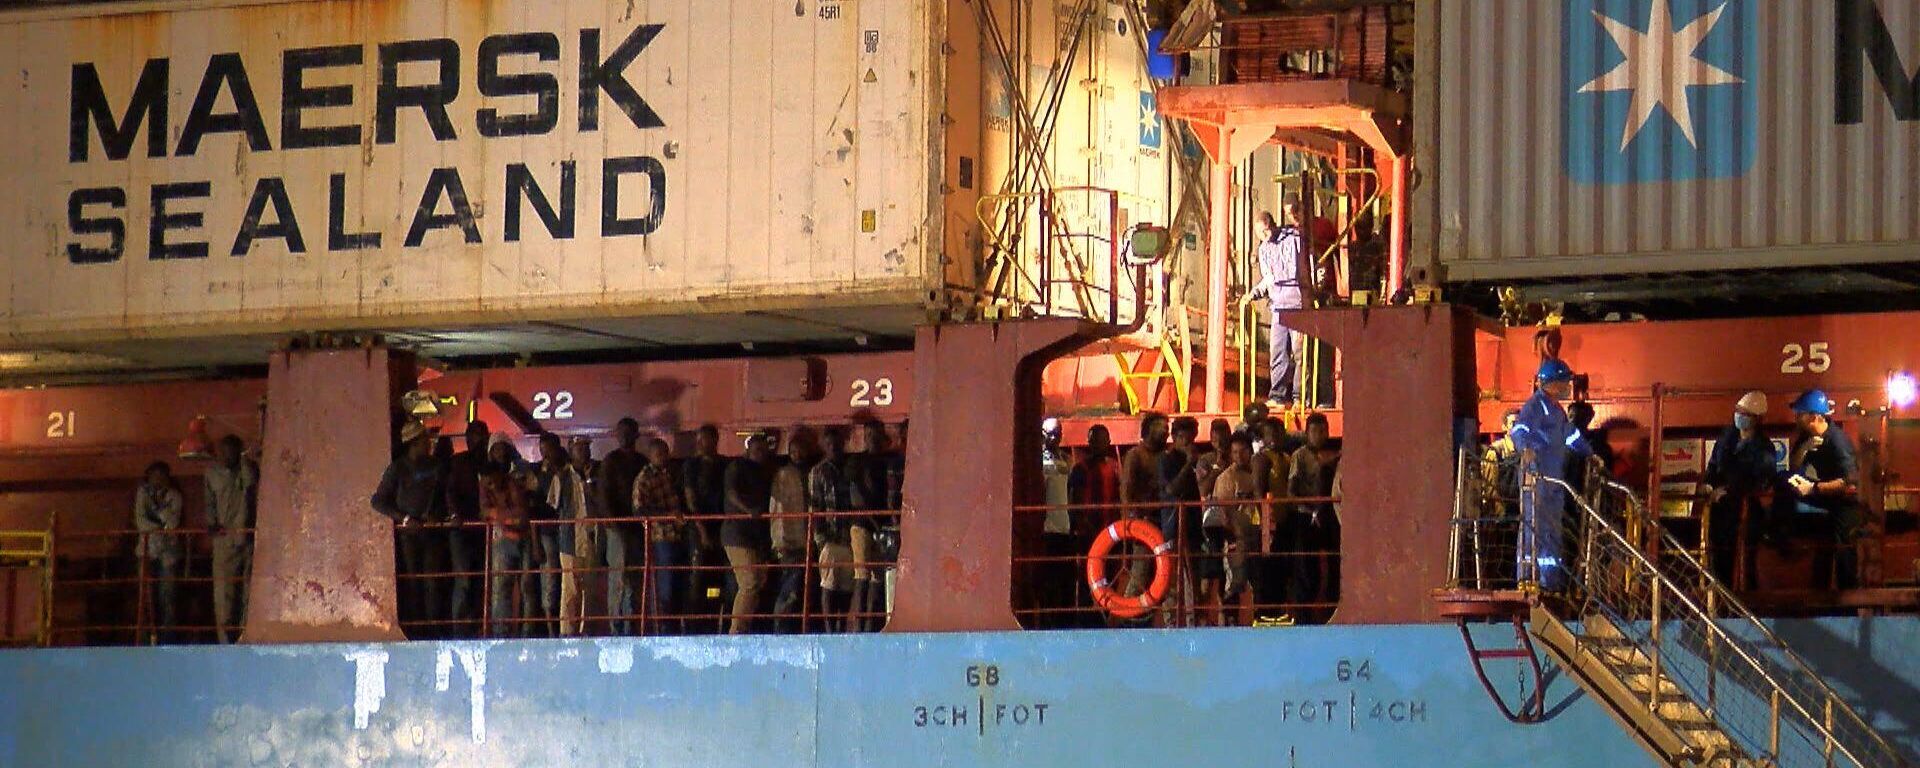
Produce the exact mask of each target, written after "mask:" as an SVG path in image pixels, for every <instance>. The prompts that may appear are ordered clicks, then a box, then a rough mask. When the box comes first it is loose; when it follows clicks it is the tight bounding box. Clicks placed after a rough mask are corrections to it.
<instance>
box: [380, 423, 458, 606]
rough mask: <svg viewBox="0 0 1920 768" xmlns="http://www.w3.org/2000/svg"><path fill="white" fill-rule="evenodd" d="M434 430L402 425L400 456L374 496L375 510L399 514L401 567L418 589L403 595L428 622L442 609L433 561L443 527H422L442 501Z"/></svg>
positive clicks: (396, 520)
mask: <svg viewBox="0 0 1920 768" xmlns="http://www.w3.org/2000/svg"><path fill="white" fill-rule="evenodd" d="M432 436H433V435H432V433H431V432H430V431H428V429H427V427H426V425H425V424H421V423H420V422H417V421H409V422H407V423H406V426H403V427H401V428H400V451H401V453H400V456H399V458H396V459H394V460H393V463H392V464H389V465H387V471H386V472H385V473H383V474H381V475H380V486H379V487H378V488H376V489H374V491H373V500H372V504H373V511H375V512H379V513H380V514H382V515H385V516H387V517H388V518H389V519H391V520H393V522H394V536H395V537H396V538H397V539H399V544H400V565H401V573H403V574H405V575H407V576H411V577H413V582H414V583H413V585H412V589H404V590H401V594H402V595H407V596H409V597H410V599H408V600H407V601H406V603H407V605H406V607H407V608H409V610H408V611H407V613H408V614H409V615H408V617H407V618H410V619H413V620H415V621H424V622H434V621H435V620H436V619H438V618H439V616H440V615H441V613H440V610H441V609H440V606H441V602H440V600H439V597H440V589H439V586H438V584H439V580H437V579H434V578H431V573H430V570H429V569H430V568H431V564H430V563H428V552H429V548H430V547H431V546H432V544H433V543H432V542H430V541H428V538H429V537H430V536H436V535H438V532H437V531H435V532H432V533H429V532H427V531H424V530H421V529H420V526H421V525H422V524H424V523H426V522H428V521H431V520H434V519H436V518H437V517H438V516H439V514H440V507H441V504H442V497H441V494H440V483H441V475H442V470H441V466H440V462H438V461H435V460H434V458H433V440H432ZM440 629H441V627H440V626H439V625H438V624H437V623H429V624H427V625H426V627H424V628H423V631H421V632H420V634H421V635H422V636H431V635H434V634H436V633H438V632H439V631H440Z"/></svg>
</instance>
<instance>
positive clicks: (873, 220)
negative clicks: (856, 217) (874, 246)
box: [860, 209, 880, 232]
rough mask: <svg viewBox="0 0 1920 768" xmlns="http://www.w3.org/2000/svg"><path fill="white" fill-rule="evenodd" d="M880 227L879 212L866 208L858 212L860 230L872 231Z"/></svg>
mask: <svg viewBox="0 0 1920 768" xmlns="http://www.w3.org/2000/svg"><path fill="white" fill-rule="evenodd" d="M878 229H880V213H879V212H878V211H875V210H872V209H868V210H864V211H861V212H860V231H862V232H873V231H875V230H878Z"/></svg>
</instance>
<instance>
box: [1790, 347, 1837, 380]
mask: <svg viewBox="0 0 1920 768" xmlns="http://www.w3.org/2000/svg"><path fill="white" fill-rule="evenodd" d="M1780 356H1781V358H1782V360H1781V361H1780V372H1781V373H1826V372H1827V369H1828V368H1832V367H1833V358H1832V357H1831V356H1829V355H1828V354H1827V342H1824V341H1816V342H1813V343H1811V344H1807V345H1805V346H1801V345H1799V344H1788V345H1786V346H1784V347H1781V348H1780Z"/></svg>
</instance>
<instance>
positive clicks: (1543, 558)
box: [1510, 358, 1593, 592]
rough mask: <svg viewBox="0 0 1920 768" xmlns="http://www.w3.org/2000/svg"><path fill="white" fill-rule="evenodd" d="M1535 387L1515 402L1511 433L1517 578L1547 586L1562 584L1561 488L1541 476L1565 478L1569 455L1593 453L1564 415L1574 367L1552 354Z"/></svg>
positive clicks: (1564, 505)
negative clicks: (1517, 484) (1517, 475)
mask: <svg viewBox="0 0 1920 768" xmlns="http://www.w3.org/2000/svg"><path fill="white" fill-rule="evenodd" d="M1534 378H1535V381H1536V382H1537V384H1538V388H1536V389H1535V390H1534V393H1533V396H1532V397H1529V398H1527V402H1526V404H1525V405H1522V406H1520V414H1519V415H1518V416H1516V417H1515V418H1514V421H1513V431H1512V432H1511V433H1510V434H1511V436H1512V439H1513V444H1514V447H1516V448H1518V449H1520V471H1521V477H1522V478H1524V479H1523V480H1522V486H1523V491H1522V492H1521V494H1520V557H1519V562H1520V570H1519V574H1518V576H1519V579H1520V580H1521V581H1523V582H1524V581H1528V580H1530V579H1532V580H1536V581H1537V582H1538V583H1539V585H1540V588H1541V589H1543V590H1546V591H1548V592H1558V591H1561V590H1564V589H1565V588H1566V584H1567V567H1568V565H1569V563H1567V561H1566V559H1565V558H1566V549H1565V546H1564V540H1565V534H1566V510H1567V498H1566V491H1565V490H1564V489H1563V488H1561V486H1559V485H1556V484H1554V483H1551V482H1547V480H1545V478H1553V479H1555V480H1565V479H1566V475H1567V464H1568V461H1567V460H1568V459H1570V458H1573V457H1576V456H1578V457H1586V456H1591V455H1592V454H1593V450H1592V448H1590V447H1589V446H1588V445H1587V442H1586V440H1585V439H1584V438H1582V437H1581V435H1580V430H1579V429H1578V428H1576V427H1575V426H1574V425H1573V422H1572V421H1570V420H1568V418H1567V409H1566V406H1565V405H1564V403H1566V402H1567V401H1569V400H1572V399H1573V369H1572V368H1568V367H1567V364H1566V363H1563V362H1560V361H1559V360H1557V359H1553V358H1548V359H1547V360H1546V362H1543V363H1541V364H1540V372H1539V373H1538V374H1537V375H1536V376H1535V377H1534Z"/></svg>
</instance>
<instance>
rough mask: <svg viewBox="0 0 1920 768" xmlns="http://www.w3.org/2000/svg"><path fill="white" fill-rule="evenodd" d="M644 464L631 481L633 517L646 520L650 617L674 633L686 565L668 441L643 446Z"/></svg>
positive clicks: (683, 523)
mask: <svg viewBox="0 0 1920 768" xmlns="http://www.w3.org/2000/svg"><path fill="white" fill-rule="evenodd" d="M646 453H647V463H646V466H644V467H642V468H641V469H640V474H638V475H635V476H634V479H633V516H634V517H644V518H647V523H646V526H647V546H648V547H649V548H650V549H652V551H653V565H654V574H653V594H652V595H650V596H649V599H651V600H652V601H653V606H652V607H653V611H652V613H653V615H654V616H657V617H660V620H661V621H662V623H663V625H664V626H665V627H666V628H667V629H668V631H676V630H677V629H678V628H679V626H678V622H677V621H676V620H675V619H673V618H672V617H673V616H676V615H678V614H679V613H680V605H679V602H680V601H679V599H678V598H679V595H680V592H679V588H680V578H679V577H680V572H679V571H676V570H673V569H675V568H679V567H682V566H685V565H686V564H687V531H686V529H687V525H686V509H685V508H684V507H683V506H682V505H681V503H680V483H679V482H678V481H677V480H675V479H674V477H673V471H672V470H671V469H670V466H671V465H670V464H669V462H671V461H673V451H672V449H671V448H669V447H668V446H667V441H665V440H662V439H660V438H657V437H656V438H653V439H651V440H648V441H647V445H646Z"/></svg>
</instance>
